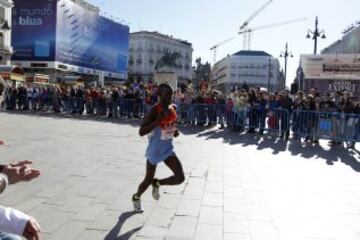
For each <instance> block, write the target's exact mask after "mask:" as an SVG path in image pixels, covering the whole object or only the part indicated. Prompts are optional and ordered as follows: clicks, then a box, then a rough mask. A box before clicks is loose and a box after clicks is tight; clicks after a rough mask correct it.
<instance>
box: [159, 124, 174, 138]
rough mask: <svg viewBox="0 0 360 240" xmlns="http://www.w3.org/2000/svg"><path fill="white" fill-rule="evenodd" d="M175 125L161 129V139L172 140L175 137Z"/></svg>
mask: <svg viewBox="0 0 360 240" xmlns="http://www.w3.org/2000/svg"><path fill="white" fill-rule="evenodd" d="M175 131H176V128H175V126H167V127H164V128H163V129H161V140H171V139H173V138H174V134H175Z"/></svg>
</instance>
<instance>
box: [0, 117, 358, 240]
mask: <svg viewBox="0 0 360 240" xmlns="http://www.w3.org/2000/svg"><path fill="white" fill-rule="evenodd" d="M137 131H138V125H137V124H136V123H134V122H132V121H122V122H121V124H115V123H110V122H106V121H88V120H79V119H67V118H63V117H59V118H57V117H39V116H31V115H16V114H8V113H0V138H2V139H4V140H5V141H6V145H5V146H0V158H1V162H2V163H4V162H10V161H13V160H18V159H31V160H34V161H35V166H36V167H37V168H40V169H41V170H42V176H41V177H40V178H39V179H37V180H35V181H34V182H32V183H24V184H20V185H17V186H12V187H10V188H9V189H7V191H6V192H5V194H3V195H2V196H0V202H1V204H2V205H5V206H13V207H16V208H18V209H20V210H23V211H25V212H27V213H28V214H30V215H32V216H34V217H35V218H37V219H38V221H39V222H40V224H41V226H42V230H43V233H42V234H43V239H51V240H56V239H61V240H65V239H66V240H67V239H69V240H71V239H79V240H92V239H94V240H99V239H106V240H110V239H179V240H180V239H201V240H203V239H204V240H208V239H216V240H221V239H225V240H230V239H236V240H247V239H252V240H260V239H264V240H265V239H266V240H272V239H281V240H296V239H318V240H321V239H324V240H325V239H327V240H334V239H336V240H355V239H356V240H360V175H359V171H360V157H359V151H358V150H356V151H352V152H349V151H347V150H344V149H341V148H338V149H334V150H329V149H328V148H326V147H324V148H322V147H318V146H308V147H306V148H305V147H304V146H301V145H300V144H298V143H289V144H286V143H285V142H276V141H275V138H267V137H266V138H260V139H259V138H256V137H254V136H252V135H239V134H235V133H231V132H224V131H218V130H216V129H212V130H207V131H203V132H200V131H201V129H199V128H198V129H196V128H191V129H185V130H184V131H183V134H182V135H181V136H180V138H178V139H177V140H176V141H175V145H176V149H177V153H178V156H179V158H180V160H181V161H182V163H183V165H184V169H185V172H186V182H185V184H183V185H181V186H178V187H163V188H162V189H161V190H162V192H163V194H162V196H161V199H160V200H159V201H154V200H153V199H152V197H151V193H150V191H148V192H147V193H146V194H145V196H144V197H143V205H144V208H145V212H144V213H143V214H134V213H133V212H132V205H131V201H130V197H131V195H132V193H134V191H135V190H136V188H137V185H138V184H139V182H140V181H141V180H142V178H143V176H144V171H145V159H144V152H145V148H146V143H147V138H140V137H139V136H138V135H137ZM323 145H326V144H323ZM169 174H170V172H169V170H168V169H167V168H166V167H164V166H163V165H161V166H159V168H158V172H157V176H159V177H165V176H168V175H169Z"/></svg>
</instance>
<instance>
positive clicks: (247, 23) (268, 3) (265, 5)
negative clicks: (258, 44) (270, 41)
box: [240, 0, 273, 30]
mask: <svg viewBox="0 0 360 240" xmlns="http://www.w3.org/2000/svg"><path fill="white" fill-rule="evenodd" d="M272 2H273V0H269V1H268V2H266V3H265V4H264V5H263V6H262V7H261V8H259V9H258V10H257V11H256V12H255V13H253V14H252V15H251V16H250V17H249V18H248V19H247V20H246V21H245V22H244V23H243V24H242V25H241V26H240V30H243V29H245V28H247V27H248V26H249V23H250V22H251V20H253V19H254V18H255V17H256V16H257V15H259V13H261V12H262V11H263V10H264V9H265V8H266V7H267V6H269V5H270V3H272Z"/></svg>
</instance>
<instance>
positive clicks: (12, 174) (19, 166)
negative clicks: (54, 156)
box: [3, 160, 40, 184]
mask: <svg viewBox="0 0 360 240" xmlns="http://www.w3.org/2000/svg"><path fill="white" fill-rule="evenodd" d="M31 164H32V161H28V160H24V161H18V162H15V163H12V164H9V165H7V166H5V168H4V170H3V173H4V174H6V175H7V177H8V179H9V183H10V184H15V183H18V182H29V181H31V180H33V179H34V178H37V177H38V176H40V171H39V170H36V169H33V168H32V166H31Z"/></svg>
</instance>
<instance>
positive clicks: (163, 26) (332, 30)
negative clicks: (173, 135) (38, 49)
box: [89, 0, 360, 85]
mask: <svg viewBox="0 0 360 240" xmlns="http://www.w3.org/2000/svg"><path fill="white" fill-rule="evenodd" d="M89 2H91V3H93V4H95V5H96V6H98V7H100V9H101V11H102V12H106V14H107V15H112V16H114V17H117V18H119V19H121V20H125V21H127V22H130V23H131V24H130V31H131V32H134V31H139V30H149V31H159V32H161V33H164V34H168V35H173V36H174V37H177V38H181V39H186V40H188V41H189V42H191V43H192V44H193V48H194V53H193V59H195V58H197V57H201V58H202V59H203V60H205V61H209V62H211V63H212V59H213V53H212V52H211V51H210V50H209V49H210V47H211V46H212V45H214V44H216V43H218V42H221V41H222V40H224V39H227V38H229V37H232V36H236V35H237V32H238V28H239V26H240V25H241V24H242V23H243V22H244V21H245V20H246V19H247V18H248V17H249V16H250V15H251V14H252V13H253V12H254V11H255V10H256V9H258V8H259V7H260V6H262V5H263V4H264V3H266V2H267V0H222V1H220V0H89ZM359 9H360V0H342V1H340V0H301V1H300V0H274V1H273V3H271V4H270V5H269V6H268V7H267V8H266V9H265V10H264V11H263V12H262V13H261V14H260V15H259V16H258V17H256V18H255V19H254V20H253V21H252V22H251V24H250V27H251V26H253V27H256V26H262V25H266V24H270V23H274V22H281V21H287V20H291V19H296V18H302V17H307V18H308V20H306V21H304V22H300V23H294V24H290V25H285V26H280V27H276V28H271V29H266V30H262V31H258V32H254V33H253V35H252V43H251V45H252V50H264V51H266V52H269V53H270V54H272V55H273V56H275V57H278V56H279V55H280V52H281V51H283V50H284V49H285V43H286V42H288V43H289V50H291V51H292V52H293V54H294V58H292V59H289V62H288V63H289V69H288V79H287V81H288V85H289V83H290V82H292V81H293V78H294V76H295V71H296V68H297V66H298V63H299V55H300V54H304V53H312V52H313V41H312V40H310V39H306V38H305V36H306V33H307V29H309V28H311V29H312V30H313V29H314V22H315V16H319V27H320V29H325V31H326V36H327V39H325V40H323V39H320V40H319V45H318V50H319V51H320V50H321V49H323V48H324V47H326V46H328V45H329V44H330V43H332V42H334V41H335V40H337V39H340V38H341V35H342V34H341V32H342V31H343V30H344V29H345V28H346V27H347V26H348V25H350V24H352V23H354V22H355V21H360V12H359ZM242 47H243V42H242V37H237V39H236V40H234V41H232V42H229V43H227V44H225V45H223V46H222V47H219V48H218V57H217V59H218V60H219V59H220V58H222V57H225V56H226V55H227V54H232V53H234V52H236V51H238V50H241V49H242ZM280 61H281V65H282V66H284V60H283V59H280Z"/></svg>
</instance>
